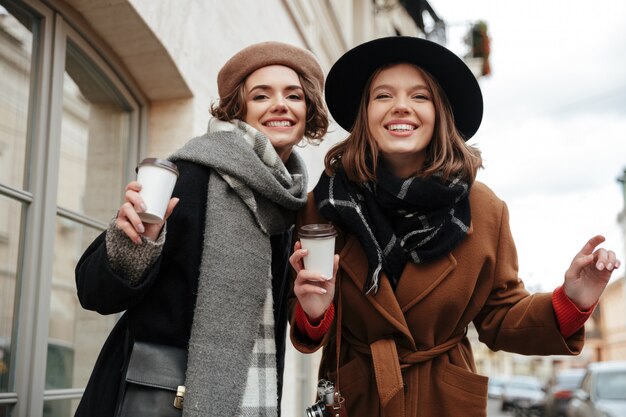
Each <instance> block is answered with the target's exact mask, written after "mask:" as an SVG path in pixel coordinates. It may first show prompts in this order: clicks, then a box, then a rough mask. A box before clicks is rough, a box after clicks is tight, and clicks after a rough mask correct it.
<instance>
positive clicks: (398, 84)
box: [367, 64, 435, 178]
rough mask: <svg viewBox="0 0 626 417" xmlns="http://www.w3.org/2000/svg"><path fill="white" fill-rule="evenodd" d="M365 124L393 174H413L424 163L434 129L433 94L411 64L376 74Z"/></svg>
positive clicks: (402, 175)
mask: <svg viewBox="0 0 626 417" xmlns="http://www.w3.org/2000/svg"><path fill="white" fill-rule="evenodd" d="M369 97H370V99H369V102H368V104H367V126H368V129H369V132H370V133H371V135H372V136H373V138H374V141H375V142H376V146H377V148H378V151H379V152H380V154H381V156H382V157H383V160H384V161H385V163H386V164H387V166H388V167H389V169H390V170H391V172H393V173H394V174H395V175H396V176H398V177H400V178H407V177H410V176H412V175H415V174H416V173H417V172H418V171H419V170H420V169H421V167H422V166H423V165H424V161H425V159H426V149H427V148H428V145H429V144H430V142H431V140H432V137H433V132H434V130H435V105H434V104H433V95H432V92H431V91H430V89H429V88H428V86H427V83H426V80H425V79H424V76H423V75H422V73H421V72H420V71H419V70H418V69H417V68H416V67H415V66H413V65H410V64H398V65H394V66H392V67H389V68H386V69H384V70H382V71H381V72H380V73H378V74H377V75H376V76H375V77H374V79H373V80H372V83H371V85H370V87H369Z"/></svg>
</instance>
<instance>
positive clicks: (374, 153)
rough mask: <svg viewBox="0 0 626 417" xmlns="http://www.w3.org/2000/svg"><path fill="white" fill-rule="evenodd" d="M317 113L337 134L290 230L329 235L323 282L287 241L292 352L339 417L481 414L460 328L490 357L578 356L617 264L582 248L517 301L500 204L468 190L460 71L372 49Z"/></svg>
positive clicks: (429, 57) (474, 157)
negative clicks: (545, 287) (332, 251)
mask: <svg viewBox="0 0 626 417" xmlns="http://www.w3.org/2000/svg"><path fill="white" fill-rule="evenodd" d="M326 102H327V105H328V107H329V110H330V113H331V115H332V116H333V117H334V119H335V120H336V121H337V123H339V125H341V126H342V127H343V128H344V129H346V130H347V131H349V132H350V134H349V136H348V137H347V139H346V140H345V141H343V142H341V143H339V144H337V145H336V146H335V147H334V148H332V149H331V150H330V152H329V153H328V154H327V156H326V159H325V164H326V172H325V173H324V174H322V176H321V178H320V180H319V182H318V184H317V186H316V187H315V189H314V191H313V192H312V194H310V195H309V200H308V202H307V205H306V207H305V208H304V209H303V210H301V212H300V213H299V215H298V219H297V222H296V224H297V225H303V224H309V223H328V222H330V223H332V224H333V225H334V226H335V228H336V229H338V236H337V238H336V253H337V254H338V255H335V258H336V259H335V272H334V274H335V276H334V277H322V276H321V275H320V274H319V273H317V272H314V271H308V270H306V269H304V264H303V262H302V261H303V257H304V256H306V253H307V252H306V250H304V249H301V245H300V243H299V242H296V244H295V251H294V253H293V255H292V256H291V258H290V262H291V265H292V266H293V267H294V269H295V270H296V272H297V276H296V278H295V281H294V287H293V291H292V294H291V299H290V308H291V312H292V315H291V317H292V318H291V320H292V331H291V339H292V342H293V343H294V345H295V346H296V348H297V349H298V350H300V351H301V352H305V353H309V352H313V351H316V350H317V349H319V348H320V347H323V349H324V352H323V356H322V361H321V365H320V372H319V374H320V378H324V379H329V380H330V381H332V382H334V383H335V385H336V386H335V389H338V390H339V392H340V394H341V396H342V399H343V403H341V408H343V411H344V412H345V411H347V415H350V416H365V415H367V416H393V417H404V416H407V417H408V416H410V417H415V416H435V415H440V416H485V415H486V403H487V381H488V379H487V377H485V376H481V375H479V374H477V373H476V367H475V364H474V360H473V356H472V351H471V346H470V342H469V340H468V338H467V337H466V332H467V328H468V326H469V325H470V323H473V324H474V325H475V327H476V330H477V331H478V334H479V339H480V340H481V341H482V342H483V343H485V344H486V345H487V346H489V348H491V349H492V350H495V351H497V350H506V351H510V352H517V353H520V354H526V355H550V354H562V355H572V354H577V353H579V352H580V351H581V349H582V347H583V342H584V327H583V324H584V322H585V320H586V319H587V317H588V316H589V315H590V314H591V312H592V310H593V308H594V307H595V305H596V303H597V301H598V299H599V297H600V295H601V293H602V292H603V290H604V288H605V286H606V284H607V282H608V281H609V278H610V276H611V273H612V271H613V270H614V269H616V268H618V267H619V265H620V261H619V260H617V259H616V257H615V253H614V252H613V251H609V250H605V249H601V248H597V246H598V245H599V244H600V243H602V241H603V240H604V238H602V237H601V236H596V237H593V238H591V239H590V240H589V241H588V242H587V243H586V244H585V245H584V247H583V249H582V250H581V251H580V252H579V253H578V254H576V256H575V257H574V260H573V261H572V263H571V266H570V267H569V269H568V270H567V271H566V273H565V280H564V283H563V285H562V286H561V287H559V288H558V289H557V290H555V291H554V292H553V293H545V294H543V293H537V294H529V293H528V292H527V291H526V289H525V288H524V285H523V283H522V281H521V280H520V279H519V278H518V275H517V255H516V250H515V245H514V242H513V238H512V236H511V232H510V229H509V220H508V211H507V207H506V204H505V203H504V202H503V201H502V200H500V199H499V198H498V197H497V196H496V195H495V194H494V193H493V192H492V191H491V190H490V189H489V188H488V187H487V186H485V185H484V184H482V183H480V182H477V181H475V177H476V172H477V170H478V168H480V167H481V166H482V160H481V156H480V152H479V151H478V150H477V149H476V148H474V147H472V146H469V145H467V144H466V143H465V141H466V140H467V139H469V138H470V137H471V136H472V135H474V134H475V133H476V131H477V130H478V127H479V125H480V123H481V119H482V110H483V101H482V95H481V91H480V88H479V86H478V83H477V81H476V79H475V77H474V76H473V75H472V73H471V71H470V70H469V69H468V68H467V66H466V65H465V64H464V63H463V61H462V60H461V59H459V58H458V57H457V56H456V55H454V54H453V53H452V52H450V51H449V50H447V49H446V48H444V47H442V46H440V45H437V44H435V43H432V42H429V41H427V40H423V39H417V38H410V37H391V38H382V39H377V40H373V41H370V42H367V43H365V44H362V45H360V46H357V47H355V48H354V49H352V50H350V51H348V52H347V53H346V54H344V55H343V56H342V57H341V58H340V59H339V60H338V61H337V62H336V63H335V64H334V66H333V67H332V68H331V70H330V73H329V74H328V77H327V79H326ZM326 278H331V279H330V280H326ZM338 342H339V346H338ZM337 370H338V375H337Z"/></svg>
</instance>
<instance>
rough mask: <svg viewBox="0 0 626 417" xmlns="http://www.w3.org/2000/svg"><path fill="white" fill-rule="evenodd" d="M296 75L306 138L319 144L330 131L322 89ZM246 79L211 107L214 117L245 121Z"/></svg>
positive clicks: (305, 77)
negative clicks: (302, 98)
mask: <svg viewBox="0 0 626 417" xmlns="http://www.w3.org/2000/svg"><path fill="white" fill-rule="evenodd" d="M296 73H297V74H298V79H299V80H300V84H301V85H302V90H303V91H304V100H305V103H306V124H305V127H304V136H305V137H306V139H307V141H308V142H309V143H311V144H318V143H320V142H321V141H322V140H323V139H324V135H326V132H327V130H328V112H327V110H326V107H325V105H324V100H323V99H322V89H321V87H320V85H319V83H318V82H317V81H316V80H314V79H312V78H311V77H309V76H307V75H304V74H300V73H299V72H297V71H296ZM246 79H247V78H245V79H243V80H241V82H240V83H239V84H237V86H236V87H235V88H234V90H233V91H231V92H230V93H229V94H227V95H225V96H224V97H221V98H220V101H219V103H217V104H213V105H212V106H211V109H210V113H211V114H212V115H213V117H216V118H217V119H219V120H223V121H225V122H230V121H231V120H233V119H241V120H243V119H244V118H245V115H246V110H247V109H246V94H245V84H246Z"/></svg>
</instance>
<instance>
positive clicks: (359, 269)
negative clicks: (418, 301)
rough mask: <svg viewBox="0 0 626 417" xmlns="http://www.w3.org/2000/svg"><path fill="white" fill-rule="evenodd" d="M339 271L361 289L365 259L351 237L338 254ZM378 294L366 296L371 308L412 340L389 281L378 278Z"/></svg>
mask: <svg viewBox="0 0 626 417" xmlns="http://www.w3.org/2000/svg"><path fill="white" fill-rule="evenodd" d="M339 257H340V258H339V264H340V266H341V269H343V270H344V271H345V272H346V275H347V276H348V277H349V279H351V280H352V281H353V282H354V284H355V285H356V287H357V288H358V289H359V290H362V289H363V286H364V285H365V279H366V277H367V259H366V257H365V252H364V251H363V249H362V247H361V244H360V243H359V242H358V240H357V239H356V238H355V237H354V236H352V235H349V236H347V239H346V242H345V245H344V247H343V249H342V250H341V252H340V253H339ZM380 278H381V279H380V281H379V282H380V287H379V289H378V292H377V293H375V294H374V292H371V293H370V294H368V295H367V296H366V298H367V299H368V301H369V302H370V303H371V304H372V306H373V307H374V308H375V309H376V310H377V311H378V312H379V313H380V314H381V316H383V317H384V318H385V319H386V320H387V321H388V322H389V323H390V324H391V325H392V326H394V327H395V328H396V329H397V330H398V331H399V332H401V333H403V334H405V335H406V336H407V337H408V338H409V340H412V336H411V333H410V331H409V328H408V325H407V323H406V320H405V318H404V314H402V310H401V309H400V305H399V304H398V300H397V299H396V296H395V294H394V293H393V290H392V288H391V285H390V284H389V280H388V279H386V278H384V277H383V276H381V277H380Z"/></svg>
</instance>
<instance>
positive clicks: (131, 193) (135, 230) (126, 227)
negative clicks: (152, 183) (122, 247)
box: [115, 181, 179, 244]
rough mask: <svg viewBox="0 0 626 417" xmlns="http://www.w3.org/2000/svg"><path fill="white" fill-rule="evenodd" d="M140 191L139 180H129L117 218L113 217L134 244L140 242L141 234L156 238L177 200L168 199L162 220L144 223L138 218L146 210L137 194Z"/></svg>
mask: <svg viewBox="0 0 626 417" xmlns="http://www.w3.org/2000/svg"><path fill="white" fill-rule="evenodd" d="M140 191H141V184H140V183H139V182H137V181H131V182H130V183H128V185H127V186H126V193H125V194H124V199H125V200H126V201H125V203H124V204H122V207H120V209H119V210H118V212H117V218H116V219H115V225H116V226H117V228H118V229H120V230H122V231H123V232H124V234H126V236H128V237H129V239H131V240H132V241H133V242H134V243H136V244H140V243H141V236H145V237H147V238H149V239H152V240H156V239H157V238H158V237H159V234H160V233H161V229H162V228H163V224H164V223H165V221H166V220H167V218H168V217H169V216H170V214H172V211H173V210H174V207H176V204H178V201H179V199H178V198H176V197H174V198H171V199H170V201H169V203H168V205H167V209H166V211H165V215H164V216H163V221H162V222H159V223H144V222H142V221H141V219H140V218H139V213H143V212H144V211H145V210H146V206H145V203H144V201H143V199H142V198H141V196H140V195H139V192H140Z"/></svg>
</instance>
